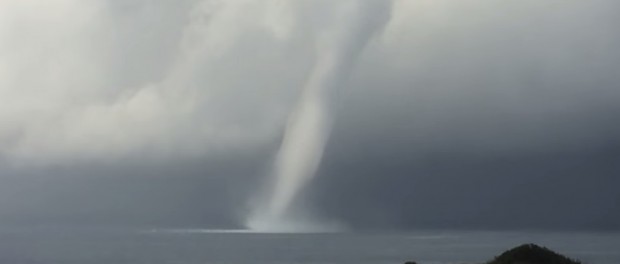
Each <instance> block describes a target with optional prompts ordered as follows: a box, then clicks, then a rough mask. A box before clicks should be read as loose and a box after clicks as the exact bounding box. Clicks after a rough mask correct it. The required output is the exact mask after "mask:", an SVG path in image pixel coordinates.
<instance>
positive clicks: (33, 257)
mask: <svg viewBox="0 0 620 264" xmlns="http://www.w3.org/2000/svg"><path fill="white" fill-rule="evenodd" d="M522 243H539V244H541V245H545V246H547V247H550V248H551V249H553V250H556V251H558V252H560V253H562V254H565V255H568V256H570V257H573V258H578V259H581V260H582V261H584V262H585V263H592V264H618V263H620V234H617V233H616V234H609V233H540V232H531V233H528V232H449V231H419V232H401V233H399V232H390V233H316V234H311V233H306V234H267V233H247V232H239V231H237V232H231V231H222V230H220V231H217V230H212V231H209V230H178V229H177V230H102V229H96V230H95V229H69V230H67V229H53V230H46V229H35V230H32V229H30V230H27V229H23V230H2V231H0V263H7V264H22V263H24V264H25V263H28V264H32V263H45V264H54V263H59V264H60V263H62V264H65V263H66V264H70V263H71V264H72V263H75V264H78V263H80V264H114V263H127V264H129V263H132V264H133V263H136V264H137V263H140V264H147V263H148V264H163V263H169V264H172V263H174V264H194V263H196V264H198V263H203V264H208V263H222V264H226V263H230V264H236V263H239V264H241V263H248V264H250V263H252V264H263V263H264V264H266V263H274V264H275V263H277V264H280V263H282V264H284V263H313V264H314V263H316V264H319V263H321V264H326V263H343V264H344V263H347V264H348V263H350V264H352V263H355V264H364V263H373V264H388V263H391V264H394V263H396V264H401V263H404V262H405V261H407V260H415V261H417V262H418V263H421V264H424V263H428V264H448V263H480V262H483V261H485V260H488V259H490V258H492V257H493V256H494V255H497V254H499V253H500V252H502V251H503V250H506V249H508V248H511V247H513V246H516V245H519V244H522Z"/></svg>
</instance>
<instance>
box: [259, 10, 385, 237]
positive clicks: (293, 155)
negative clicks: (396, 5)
mask: <svg viewBox="0 0 620 264" xmlns="http://www.w3.org/2000/svg"><path fill="white" fill-rule="evenodd" d="M318 5H324V7H322V8H327V9H329V10H330V12H329V13H330V16H331V17H330V19H329V21H331V22H330V23H329V24H325V25H323V26H321V27H318V30H317V32H315V33H316V34H315V38H314V39H313V41H314V45H315V52H316V58H315V60H316V61H315V63H314V66H313V67H312V69H311V72H310V73H309V76H308V78H307V80H306V83H305V84H304V87H303V91H302V94H301V98H300V99H299V102H298V103H297V106H296V108H295V110H294V112H292V113H291V114H290V116H289V121H288V124H287V127H286V131H285V134H284V138H283V141H282V145H281V147H280V150H279V151H278V154H277V157H276V160H275V163H274V164H273V172H272V173H273V175H272V178H270V179H269V180H270V181H271V182H270V184H271V189H269V194H267V195H266V197H265V196H264V199H265V200H264V201H263V204H259V205H258V206H257V207H256V208H255V209H254V212H253V213H252V215H251V216H250V218H249V220H248V222H247V225H248V227H249V228H251V229H275V230H281V229H285V230H288V231H295V230H300V229H301V230H306V229H333V228H335V227H336V226H334V225H327V226H324V225H322V224H317V223H312V222H313V220H308V219H300V217H298V216H294V215H292V213H291V210H290V207H291V206H292V204H293V202H294V201H295V199H296V197H297V196H296V195H297V193H298V192H299V191H300V190H301V189H302V188H303V187H304V185H305V184H306V183H307V182H308V181H309V180H311V179H312V177H313V176H314V175H315V173H316V171H317V168H318V167H319V164H320V162H321V157H322V155H323V151H324V148H325V144H326V142H327V140H328V138H329V132H330V129H331V126H332V123H333V122H334V114H335V113H334V111H335V108H336V105H337V104H338V102H337V101H338V94H339V88H340V87H342V86H344V83H345V82H346V80H347V77H348V76H349V74H350V72H351V70H352V68H353V67H354V66H355V61H356V59H357V58H358V57H359V55H360V53H361V52H362V50H363V48H364V46H366V44H367V43H368V42H369V41H370V40H371V38H372V36H373V35H374V34H375V33H376V32H377V31H379V30H380V29H382V28H383V27H384V25H385V23H386V22H387V18H389V16H385V15H387V14H389V9H390V7H391V1H357V0H352V1H339V2H337V3H334V2H321V1H319V2H318ZM317 22H319V23H320V22H323V21H317Z"/></svg>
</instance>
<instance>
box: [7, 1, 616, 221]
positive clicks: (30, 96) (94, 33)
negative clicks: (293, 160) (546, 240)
mask: <svg viewBox="0 0 620 264" xmlns="http://www.w3.org/2000/svg"><path fill="white" fill-rule="evenodd" d="M369 1H370V0H369ZM310 2H312V1H302V0H300V1H278V0H268V1H250V0H247V1H241V0H240V1H197V0H196V1H195V0H187V1H175V2H171V1H142V0H133V1H123V2H118V1H106V0H89V1H77V0H57V1H46V2H45V3H42V2H40V1H23V0H22V1H3V2H2V3H0V174H1V175H0V196H2V197H1V199H0V201H1V202H0V219H2V220H0V224H20V223H21V224H23V223H31V224H85V225H88V224H96V225H160V226H197V227H212V226H217V227H238V226H239V225H240V224H241V222H242V221H243V220H241V219H239V217H240V216H242V215H244V213H245V212H244V210H246V209H247V208H245V206H246V205H247V204H246V203H247V199H248V198H249V197H251V196H252V195H253V193H254V192H256V191H257V189H260V188H258V187H256V186H260V182H261V179H263V178H264V177H265V176H266V173H267V171H268V168H269V164H271V162H272V161H273V158H274V156H275V153H276V150H277V149H278V146H279V144H280V141H281V139H282V133H283V131H284V127H285V125H286V117H287V115H288V114H289V112H290V111H291V110H292V109H293V107H294V104H295V102H296V98H298V96H299V94H300V92H301V89H302V88H303V87H302V86H303V83H304V81H305V80H306V78H307V77H308V74H309V72H310V71H311V68H312V66H313V65H314V63H315V59H316V58H315V57H316V54H315V53H314V51H313V50H314V47H313V45H312V41H310V40H311V39H313V38H314V37H315V36H313V32H316V29H317V28H320V27H325V26H328V24H326V23H337V21H325V19H323V17H324V15H323V14H324V13H325V12H329V10H330V1H327V0H319V1H315V2H313V3H312V4H309V3H310ZM378 15H380V14H378ZM619 22H620V4H619V3H617V2H616V1H612V0H591V1H578V0H569V1H566V0H547V1H536V0H520V1H491V0H461V1H448V0H417V1H407V0H400V1H394V6H393V10H392V12H391V18H390V20H389V22H388V23H387V25H386V27H385V29H384V30H383V31H382V32H380V33H379V34H377V36H375V38H374V39H372V40H371V42H370V43H369V44H368V45H367V46H366V47H365V49H364V51H363V53H362V54H361V56H360V58H359V59H358V60H357V62H356V64H355V65H354V68H353V71H352V73H351V76H350V78H349V80H348V81H347V82H345V83H344V84H343V85H344V87H341V89H340V90H341V91H342V92H341V93H342V94H341V98H342V100H341V102H340V105H339V109H338V116H337V117H336V120H337V121H336V122H335V123H334V129H333V133H332V137H331V139H330V140H329V142H328V144H327V147H326V153H325V156H324V157H323V164H322V165H321V168H320V169H319V173H318V178H317V179H316V180H315V181H314V182H312V183H311V186H309V187H308V188H306V189H305V190H304V195H303V199H300V201H298V202H299V203H307V204H309V205H306V207H310V208H314V210H315V211H317V212H318V213H319V214H322V215H326V216H327V217H329V218H334V219H338V220H341V221H343V222H345V223H347V224H349V225H351V226H352V227H359V228H411V227H414V228H415V227H418V228H480V229H486V228H583V229H604V228H605V229H606V228H613V229H618V228H620V225H619V224H618V223H620V213H618V212H620V208H619V207H618V206H619V204H620V192H618V191H617V190H616V189H617V187H620V179H619V178H620V165H619V164H620V122H618V116H619V114H620V104H618V102H620V88H619V87H620V74H618V73H619V70H618V69H620V52H618V51H617V47H620V31H618V29H617V25H618V23H619Z"/></svg>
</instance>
